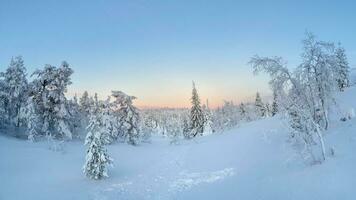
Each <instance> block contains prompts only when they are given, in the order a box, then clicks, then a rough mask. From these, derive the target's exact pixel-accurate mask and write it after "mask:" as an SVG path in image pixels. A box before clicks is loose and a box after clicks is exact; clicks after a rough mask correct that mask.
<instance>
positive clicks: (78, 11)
mask: <svg viewBox="0 0 356 200" xmlns="http://www.w3.org/2000/svg"><path fill="white" fill-rule="evenodd" d="M355 8H356V1H317V0H316V1H311V0H309V1H304V0H301V1H287V0H285V1H272V0H269V1H263V0H260V1H254V0H251V1H239V0H232V1H227V0H211V1H209V0H152V1H149V0H125V1H123V0H105V1H98V0H97V1H96V0H76V1H69V0H61V1H59V0H56V1H54V0H38V1H36V0H31V1H27V0H23V1H18V0H0V71H4V70H5V69H6V67H7V66H8V64H9V62H10V59H11V57H12V56H17V55H22V56H23V58H24V60H25V65H26V67H27V69H28V73H29V74H31V73H32V72H33V71H34V70H35V69H40V68H42V67H43V66H44V65H45V64H52V65H56V66H58V65H60V63H61V62H62V61H63V60H66V61H67V62H68V63H69V64H70V66H71V67H72V68H73V70H74V74H73V76H72V82H73V84H72V85H71V86H70V87H69V90H68V96H73V95H74V94H77V95H79V96H80V95H81V93H82V92H83V91H85V90H87V91H88V92H89V93H91V94H94V92H97V93H98V94H99V96H100V97H102V98H105V97H106V96H108V95H110V91H111V90H122V91H124V92H126V93H128V94H130V95H134V96H136V97H138V100H137V102H136V105H138V106H140V107H188V106H189V103H190V101H189V98H190V95H191V87H192V81H193V80H194V81H195V83H196V86H197V89H198V92H199V95H200V97H201V99H202V101H203V102H205V100H206V99H209V102H210V105H211V106H213V107H216V106H218V105H221V104H222V103H223V100H232V101H234V102H236V103H239V102H241V101H247V100H250V99H252V98H253V97H254V96H255V93H256V92H257V91H258V92H260V93H262V94H263V96H268V95H269V94H270V91H269V87H268V84H267V82H268V81H267V80H268V77H266V76H263V75H261V76H254V75H253V73H252V70H251V67H250V66H249V65H248V64H247V63H248V61H249V59H250V58H251V57H252V56H253V55H255V54H258V55H261V56H282V57H283V58H284V59H285V60H287V61H288V64H289V66H290V67H291V68H292V67H294V66H296V65H297V64H298V63H299V62H300V54H301V50H302V46H301V40H302V39H303V37H304V33H305V31H306V30H308V31H311V32H313V33H314V34H316V35H317V36H318V38H319V39H321V40H325V41H334V42H341V43H342V45H343V46H344V47H345V49H346V52H347V55H348V58H349V62H350V65H351V67H356V46H355V44H356V37H355V33H356V26H355V20H356V12H355Z"/></svg>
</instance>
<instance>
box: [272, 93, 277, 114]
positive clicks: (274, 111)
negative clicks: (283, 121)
mask: <svg viewBox="0 0 356 200" xmlns="http://www.w3.org/2000/svg"><path fill="white" fill-rule="evenodd" d="M277 112H278V103H277V92H276V91H274V92H273V103H272V110H271V114H272V116H275V115H276V114H277Z"/></svg>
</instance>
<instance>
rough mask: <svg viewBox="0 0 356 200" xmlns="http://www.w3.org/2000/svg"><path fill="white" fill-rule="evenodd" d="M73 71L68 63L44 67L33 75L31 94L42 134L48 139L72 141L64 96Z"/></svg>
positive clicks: (69, 118) (66, 102)
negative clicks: (36, 108)
mask: <svg viewBox="0 0 356 200" xmlns="http://www.w3.org/2000/svg"><path fill="white" fill-rule="evenodd" d="M72 73H73V70H72V69H71V68H70V67H69V65H68V63H66V62H63V63H62V65H61V66H60V67H58V68H57V67H55V66H52V65H46V66H45V67H44V69H43V70H37V71H35V72H34V73H33V76H35V79H34V80H33V82H32V87H31V92H32V93H33V94H34V101H35V102H36V104H37V107H38V114H39V116H40V119H41V124H42V128H41V129H42V130H41V131H42V133H44V134H45V135H46V136H47V137H49V138H52V137H54V138H62V139H72V137H73V135H72V132H71V129H72V128H71V127H70V125H71V123H70V120H71V116H70V114H69V112H68V107H67V105H68V101H67V99H66V97H65V95H64V93H65V92H66V91H67V87H68V85H70V84H71V80H70V76H71V75H72Z"/></svg>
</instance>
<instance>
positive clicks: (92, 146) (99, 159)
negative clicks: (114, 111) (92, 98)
mask: <svg viewBox="0 0 356 200" xmlns="http://www.w3.org/2000/svg"><path fill="white" fill-rule="evenodd" d="M97 111H98V109H97V110H93V112H92V113H91V115H90V122H89V126H88V127H87V130H88V134H87V136H86V138H85V145H86V146H87V148H88V149H87V154H86V157H85V164H84V166H83V172H84V174H85V175H86V176H87V177H88V178H90V179H95V180H99V179H102V178H104V177H108V173H107V167H108V165H112V163H113V160H112V159H111V158H110V156H109V155H108V153H107V150H106V148H105V138H104V135H103V132H102V128H103V127H102V126H103V125H102V122H101V121H102V120H101V117H100V113H98V112H97Z"/></svg>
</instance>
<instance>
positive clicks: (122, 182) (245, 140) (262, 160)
mask: <svg viewBox="0 0 356 200" xmlns="http://www.w3.org/2000/svg"><path fill="white" fill-rule="evenodd" d="M338 99H339V100H338V101H339V102H340V109H341V110H342V112H341V114H342V113H343V112H344V111H345V112H347V111H348V110H350V108H356V101H355V99H356V88H355V87H353V88H349V89H347V90H346V91H345V92H344V93H341V94H340V95H338ZM339 114H340V113H339ZM333 118H334V121H333V122H332V124H331V127H330V129H329V130H328V132H327V133H326V138H325V141H326V146H327V151H328V158H327V160H326V162H324V163H323V164H321V165H313V166H309V165H306V164H305V163H304V162H303V160H302V159H300V156H299V155H298V154H297V151H295V150H294V149H293V148H292V146H291V145H290V144H289V143H288V141H287V140H288V133H287V128H286V126H285V124H284V123H283V122H282V121H281V120H280V119H279V118H278V117H274V118H269V119H265V120H259V121H255V122H251V123H247V124H244V125H242V126H241V127H239V128H236V129H234V130H231V131H229V132H226V133H224V134H215V135H210V136H206V137H200V138H196V139H193V140H189V141H182V142H180V144H177V145H170V142H169V141H168V140H167V139H166V138H160V137H154V138H153V139H152V143H151V144H141V145H140V146H138V147H135V146H131V145H128V144H114V145H110V146H108V151H109V153H110V155H111V156H112V158H113V159H114V161H115V167H114V168H110V169H109V174H110V177H109V178H107V179H104V180H102V181H94V180H89V179H87V178H86V177H85V176H84V175H83V173H82V166H83V164H84V160H85V158H84V156H85V147H84V145H83V144H82V143H79V142H75V141H72V142H68V143H65V146H64V150H63V151H60V152H55V151H52V150H49V149H48V144H47V143H46V142H38V143H31V142H28V141H24V140H18V139H15V138H11V137H6V136H0V157H1V162H0V180H1V181H0V199H1V200H12V199H36V200H47V199H61V200H66V199H76V200H77V199H95V200H96V199H97V200H101V199H103V200H104V199H109V200H110V199H121V200H122V199H271V200H277V199H281V200H285V199H295V200H300V199H335V200H336V199H343V200H346V199H350V200H351V199H355V190H354V189H355V185H356V179H355V177H356V171H355V164H356V156H355V153H354V152H356V135H355V132H356V118H353V119H351V120H348V121H346V122H342V121H339V120H337V119H338V118H339V117H336V115H334V117H333ZM330 147H332V148H333V149H334V151H335V155H334V156H332V155H331V153H330Z"/></svg>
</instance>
